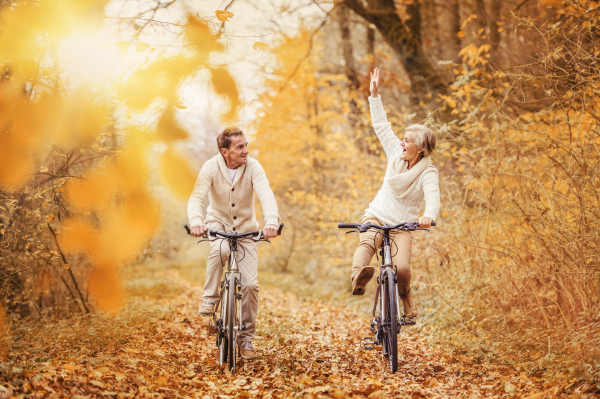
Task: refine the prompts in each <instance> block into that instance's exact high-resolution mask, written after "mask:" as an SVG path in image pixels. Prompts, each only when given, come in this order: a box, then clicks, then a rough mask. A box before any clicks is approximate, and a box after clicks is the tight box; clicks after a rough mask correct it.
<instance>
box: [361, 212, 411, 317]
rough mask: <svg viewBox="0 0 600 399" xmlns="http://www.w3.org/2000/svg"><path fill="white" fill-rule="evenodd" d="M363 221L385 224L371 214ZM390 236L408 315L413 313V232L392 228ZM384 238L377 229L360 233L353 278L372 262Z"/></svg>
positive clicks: (400, 293) (405, 309) (402, 296)
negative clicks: (411, 258)
mask: <svg viewBox="0 0 600 399" xmlns="http://www.w3.org/2000/svg"><path fill="white" fill-rule="evenodd" d="M361 223H363V224H366V223H372V224H376V225H379V226H383V224H382V223H381V222H380V221H379V220H378V219H376V218H374V217H371V216H365V217H364V218H363V220H362V221H361ZM390 238H392V239H393V241H392V242H390V245H391V248H390V249H391V252H392V263H393V264H394V266H396V267H397V268H398V271H397V278H398V294H399V295H400V299H402V302H403V304H404V312H405V314H407V315H410V314H412V313H413V311H412V309H410V308H412V307H414V304H412V300H411V301H410V302H411V304H410V305H409V303H408V300H409V294H410V279H411V276H410V252H411V248H412V242H413V233H412V232H411V231H406V230H400V231H398V230H391V231H390ZM382 240H383V236H382V235H381V234H377V231H376V230H369V231H367V232H366V233H360V243H359V244H358V248H356V252H355V253H354V261H353V263H352V278H353V279H354V276H356V275H357V274H358V273H360V271H361V270H362V268H363V267H365V266H368V265H369V263H371V259H372V258H373V255H375V251H377V250H378V249H379V246H380V245H381V241H382ZM414 312H416V307H415V308H414Z"/></svg>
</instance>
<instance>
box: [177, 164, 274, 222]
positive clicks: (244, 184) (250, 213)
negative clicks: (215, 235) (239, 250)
mask: <svg viewBox="0 0 600 399" xmlns="http://www.w3.org/2000/svg"><path fill="white" fill-rule="evenodd" d="M254 193H256V195H257V196H258V199H259V200H260V204H261V206H262V209H263V213H264V215H265V224H272V225H275V226H277V225H278V224H279V214H278V210H277V202H275V196H274V195H273V191H272V190H271V187H270V186H269V181H268V180H267V175H266V174H265V171H264V169H263V167H262V166H261V165H260V163H258V161H257V160H256V159H253V158H250V157H248V163H247V164H246V165H241V166H240V167H239V168H238V169H237V172H236V174H235V178H234V179H233V182H232V181H231V177H230V175H229V171H228V169H227V164H226V163H225V159H224V158H223V155H221V154H217V155H215V156H214V157H213V158H211V159H209V160H208V161H206V163H205V164H204V166H202V169H201V170H200V174H199V175H198V179H197V180H196V184H195V186H194V191H193V192H192V195H190V199H189V201H188V218H189V222H190V226H199V225H202V224H204V225H209V228H213V227H210V224H211V223H219V224H222V225H223V226H224V227H225V231H226V232H227V233H231V232H232V231H235V232H238V233H245V232H248V231H253V230H257V229H258V221H257V220H256V214H255V213H254ZM206 197H208V198H209V201H210V205H209V206H208V209H207V213H206V219H203V217H202V216H203V215H202V213H203V210H204V205H205V203H206V202H205V201H206ZM214 228H216V227H214Z"/></svg>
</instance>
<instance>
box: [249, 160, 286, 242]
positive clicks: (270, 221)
mask: <svg viewBox="0 0 600 399" xmlns="http://www.w3.org/2000/svg"><path fill="white" fill-rule="evenodd" d="M252 186H253V187H254V191H256V195H257V196H258V200H259V201H260V205H261V206H262V209H263V213H264V214H265V227H264V228H263V234H264V236H265V238H266V239H269V238H272V237H276V236H277V230H278V226H279V220H280V217H279V210H278V209H277V202H276V201H275V194H273V190H271V186H270V185H269V180H268V179H267V174H266V173H265V170H264V169H263V167H262V166H261V165H260V164H259V163H258V162H256V164H255V165H254V168H253V169H252Z"/></svg>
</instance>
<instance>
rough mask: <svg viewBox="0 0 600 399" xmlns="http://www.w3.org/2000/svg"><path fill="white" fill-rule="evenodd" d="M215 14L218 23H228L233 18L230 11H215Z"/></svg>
mask: <svg viewBox="0 0 600 399" xmlns="http://www.w3.org/2000/svg"><path fill="white" fill-rule="evenodd" d="M215 14H217V19H218V20H219V21H223V22H224V21H228V20H229V18H231V17H233V13H232V12H231V11H221V10H217V11H215Z"/></svg>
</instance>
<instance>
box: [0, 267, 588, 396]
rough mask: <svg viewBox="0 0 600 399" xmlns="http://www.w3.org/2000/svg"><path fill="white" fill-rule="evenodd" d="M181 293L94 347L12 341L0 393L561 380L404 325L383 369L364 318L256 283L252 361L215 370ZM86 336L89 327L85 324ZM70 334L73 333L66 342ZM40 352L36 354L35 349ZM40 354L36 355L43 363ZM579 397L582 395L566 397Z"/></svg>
mask: <svg viewBox="0 0 600 399" xmlns="http://www.w3.org/2000/svg"><path fill="white" fill-rule="evenodd" d="M168 278H170V279H171V280H174V283H175V284H176V285H177V286H179V287H180V290H181V291H180V292H182V293H181V295H178V296H177V297H176V298H175V299H165V300H163V302H164V306H165V309H169V311H168V312H167V313H163V314H162V316H160V317H158V318H152V319H150V320H148V321H147V323H145V324H141V325H140V326H139V327H136V328H135V329H132V330H131V331H129V333H128V334H127V338H126V339H123V340H118V339H117V340H114V341H112V343H110V344H108V345H105V346H104V347H102V348H101V349H98V348H95V349H94V348H91V347H90V346H89V345H87V346H86V342H88V341H87V340H82V342H73V340H70V341H69V340H66V339H65V340H64V342H61V340H60V339H57V340H55V341H54V342H53V343H52V344H51V345H49V346H48V347H46V348H45V349H44V351H46V352H47V353H46V355H48V356H47V357H46V358H44V357H43V356H40V357H39V358H37V360H36V361H33V360H32V359H34V358H35V357H36V352H35V350H32V348H13V351H12V352H11V354H10V359H9V361H7V362H6V363H4V364H2V366H3V367H4V368H3V369H2V374H1V376H2V378H3V381H4V382H2V386H3V389H0V391H1V392H0V395H2V396H4V397H10V396H13V395H15V396H20V397H74V398H76V399H82V398H83V397H116V396H120V397H161V396H162V397H200V398H217V397H218V398H234V397H235V398H243V397H262V398H270V397H298V396H299V397H334V398H345V397H353V398H363V397H368V398H374V397H386V398H387V397H427V398H450V397H452V398H454V397H469V398H470V397H529V396H530V397H532V398H542V397H559V396H565V397H566V396H567V395H566V392H568V391H569V389H571V387H569V386H568V385H567V383H563V384H560V383H556V384H551V385H548V384H546V386H543V385H542V384H541V382H539V381H538V380H536V379H532V378H530V377H528V376H526V375H524V374H521V375H518V374H517V373H515V372H514V370H511V369H509V368H501V367H497V366H492V365H488V364H474V363H473V362H472V361H471V360H470V359H469V358H466V357H461V358H457V357H452V356H449V355H444V354H443V353H441V352H439V351H435V350H432V349H430V347H429V346H428V345H427V342H426V339H425V338H420V337H419V336H418V335H416V334H411V333H410V332H408V331H406V329H405V330H403V331H402V333H401V335H400V338H399V342H400V348H401V349H400V355H401V357H402V361H401V366H400V367H401V368H400V370H399V372H397V373H396V374H390V373H389V372H388V371H387V370H386V368H385V367H384V363H383V361H382V359H381V352H380V350H374V351H363V350H361V349H360V348H359V340H360V337H361V336H364V335H367V334H366V333H367V328H368V320H367V318H366V317H356V316H353V315H352V314H351V313H350V312H348V311H346V310H343V309H336V308H332V307H329V306H324V305H322V304H319V303H314V302H309V301H299V300H298V299H296V298H294V297H293V296H291V295H286V294H282V293H277V292H273V291H264V290H261V293H260V305H259V306H260V311H259V316H258V318H259V320H258V335H257V338H256V341H255V346H256V348H257V350H258V352H259V358H258V359H256V360H254V361H243V360H241V361H240V364H239V365H240V367H239V371H238V373H237V374H236V375H231V374H229V373H228V372H226V371H224V370H223V369H221V368H219V366H218V364H217V362H216V361H215V360H216V359H217V353H218V351H217V348H216V347H215V344H214V338H213V337H212V336H209V335H208V333H207V330H206V328H205V325H206V323H207V319H206V318H203V317H200V316H199V315H198V314H197V312H196V309H197V305H198V300H199V298H200V293H201V290H200V289H199V288H197V287H193V286H191V285H190V284H189V283H187V282H186V281H185V280H183V279H181V278H180V277H179V276H178V275H177V274H175V273H171V274H169V275H168ZM88 333H89V331H88ZM75 341H76V340H75ZM38 355H39V353H38ZM44 360H45V361H44ZM575 396H576V397H581V395H575Z"/></svg>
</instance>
